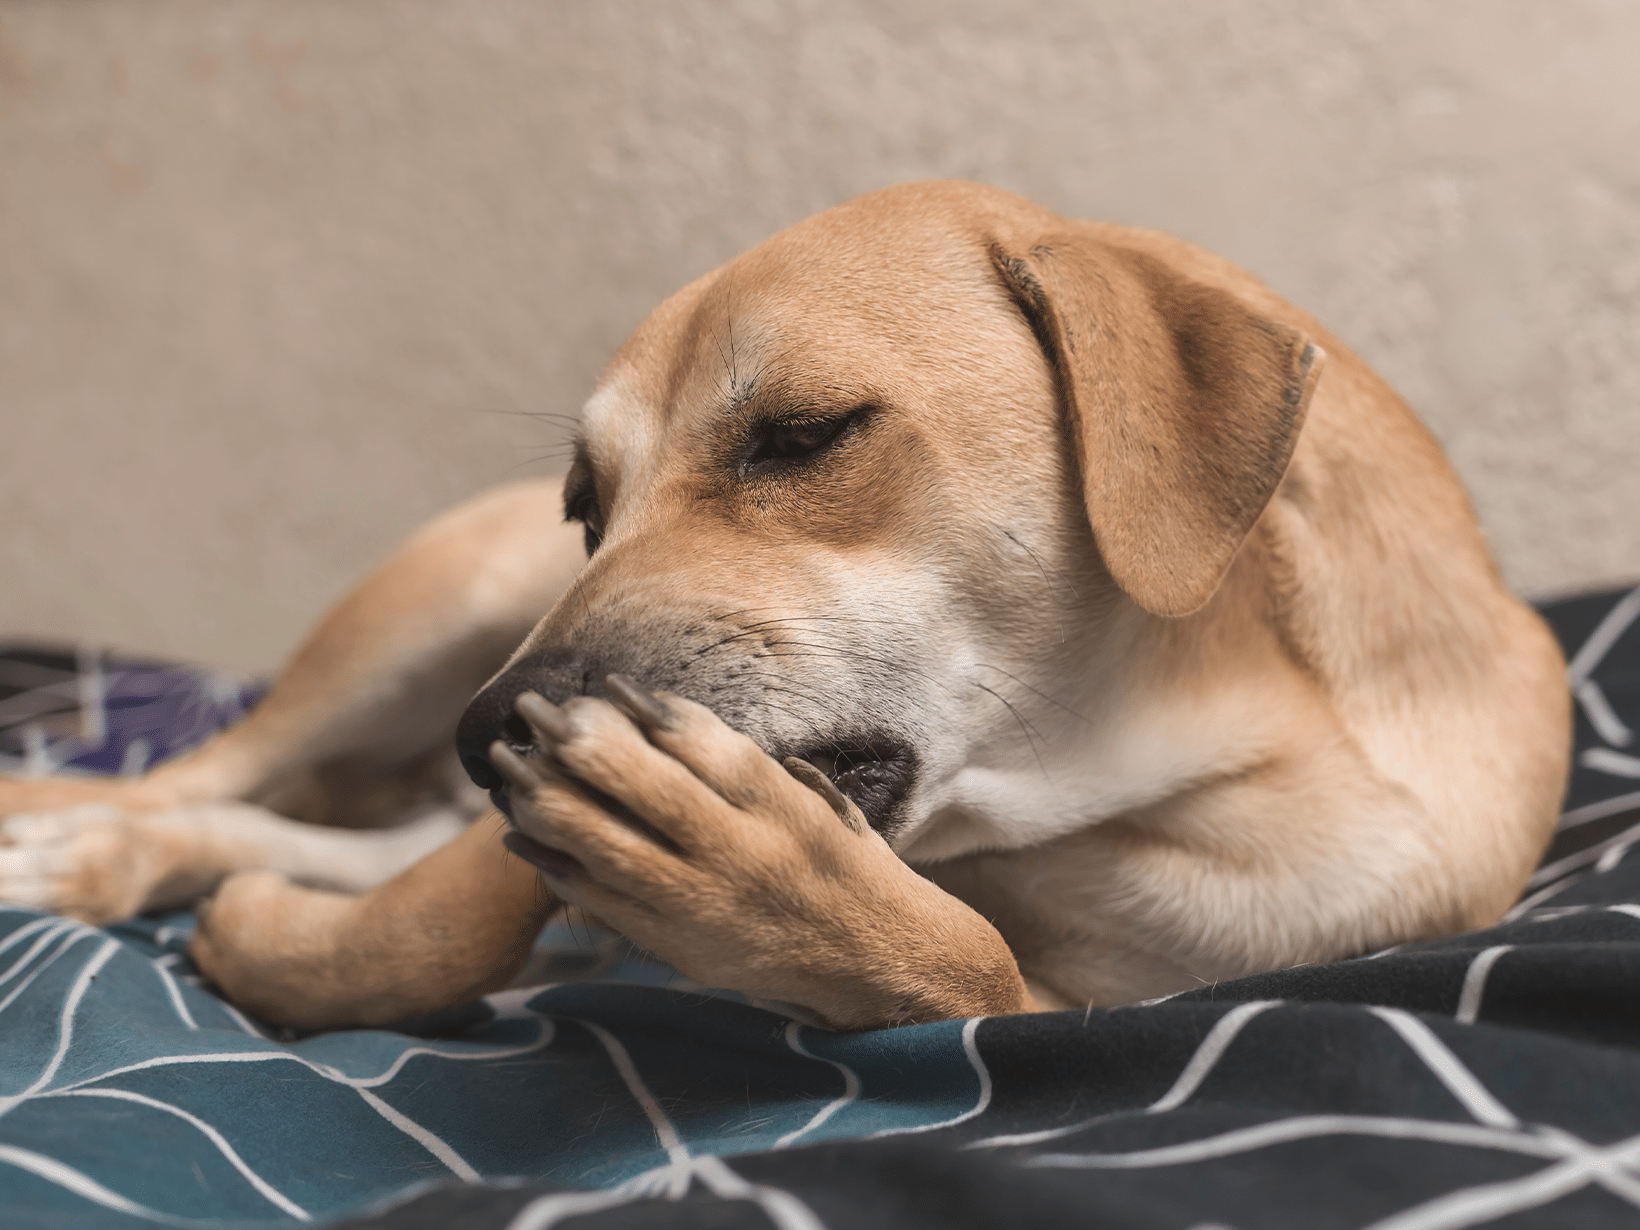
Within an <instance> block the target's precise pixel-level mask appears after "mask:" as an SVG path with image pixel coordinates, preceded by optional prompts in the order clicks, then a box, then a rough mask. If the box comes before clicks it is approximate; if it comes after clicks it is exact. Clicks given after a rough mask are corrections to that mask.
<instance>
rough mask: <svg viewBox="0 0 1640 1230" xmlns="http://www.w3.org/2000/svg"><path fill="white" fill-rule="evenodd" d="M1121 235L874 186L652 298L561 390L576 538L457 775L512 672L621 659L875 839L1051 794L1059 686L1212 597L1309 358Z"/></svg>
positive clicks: (479, 750) (1080, 684) (531, 684)
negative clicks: (564, 579) (575, 422)
mask: <svg viewBox="0 0 1640 1230" xmlns="http://www.w3.org/2000/svg"><path fill="white" fill-rule="evenodd" d="M1133 235H1134V233H1133V232H1118V231H1112V230H1109V229H1107V228H1099V227H1095V226H1092V225H1089V224H1082V223H1074V222H1069V221H1066V220H1064V219H1061V218H1059V217H1057V216H1055V215H1053V214H1051V213H1048V212H1047V211H1045V210H1041V209H1039V208H1037V207H1035V206H1032V205H1030V204H1028V203H1027V202H1024V201H1022V200H1020V199H1019V198H1017V197H1013V196H1011V195H1009V194H1007V193H1004V192H1001V191H997V190H994V189H989V188H984V187H981V186H978V185H973V184H961V183H934V184H917V185H908V186H904V187H900V188H894V189H889V190H887V191H884V192H879V193H875V194H873V195H871V196H867V197H862V198H860V199H858V200H855V201H852V202H850V203H848V204H845V205H842V206H839V207H837V208H835V209H832V210H830V211H828V212H826V213H823V214H820V215H819V216H817V217H815V218H811V219H810V220H809V221H807V222H804V223H802V224H801V225H799V226H796V227H794V228H792V229H791V230H789V231H786V232H784V233H783V234H780V235H777V236H776V237H774V238H773V239H771V240H769V241H768V242H766V243H764V244H763V245H761V246H760V247H758V248H756V249H754V250H752V251H751V252H749V253H747V254H746V255H745V256H743V257H741V258H740V259H738V260H736V261H734V262H733V263H731V264H729V265H726V266H725V267H723V268H722V269H719V270H718V271H716V272H715V273H712V274H709V275H708V276H706V277H704V278H702V279H700V280H699V281H697V282H695V283H693V284H692V285H690V286H688V287H686V288H684V289H683V290H682V291H680V292H679V293H678V294H676V295H674V296H673V297H672V298H671V299H669V300H667V302H665V303H664V304H662V305H661V307H660V308H659V309H658V310H657V311H656V312H655V313H654V315H653V316H651V317H650V318H649V320H647V321H646V322H645V323H644V324H643V326H642V327H641V328H640V329H639V330H638V332H637V333H636V334H635V335H634V336H633V338H632V339H631V340H630V341H629V342H628V343H627V344H626V346H625V347H623V348H622V350H621V351H620V353H619V354H618V355H617V356H616V358H615V360H614V362H613V363H612V364H611V365H610V368H609V370H608V372H607V373H606V375H605V376H604V379H603V380H602V382H601V383H600V385H599V387H598V389H597V391H596V392H595V393H594V395H593V397H592V398H591V400H590V401H589V403H588V404H587V407H586V410H585V414H584V418H583V424H582V429H581V434H580V437H579V441H578V444H577V452H576V460H575V463H574V466H573V468H572V470H571V472H570V475H569V477H568V480H567V482H566V487H565V501H566V512H567V514H568V516H569V517H570V518H572V519H573V520H577V521H580V522H582V523H583V524H584V525H585V527H586V542H587V550H588V553H589V557H590V558H589V562H588V564H587V567H586V569H585V571H584V572H582V574H581V576H580V577H579V579H578V580H577V582H576V583H575V585H574V587H573V588H572V589H571V590H570V592H569V593H568V595H567V596H566V597H565V598H564V599H563V600H562V601H561V602H560V603H559V604H558V605H557V607H556V608H554V610H553V611H552V612H551V613H549V614H548V615H547V616H546V618H544V619H543V620H542V622H541V623H540V625H539V626H538V627H537V628H536V629H535V631H534V632H533V633H532V634H531V635H530V637H529V638H528V639H527V640H526V641H525V643H524V644H523V645H522V646H521V647H520V649H519V650H518V652H517V653H516V654H515V655H514V657H513V659H512V661H511V662H510V663H509V664H508V666H507V668H506V669H505V670H504V671H503V672H502V673H501V674H500V675H498V676H497V677H496V679H495V680H493V681H492V682H491V683H490V684H489V685H488V687H487V688H486V689H485V690H484V692H482V693H481V694H480V695H479V697H478V698H477V699H476V700H475V701H474V703H473V706H472V707H471V708H470V709H469V710H468V714H467V716H466V718H465V719H464V720H463V724H462V730H461V734H460V742H461V744H462V747H463V754H464V758H465V760H466V762H467V764H468V766H469V770H470V771H472V772H473V773H474V776H475V778H477V779H478V780H480V783H481V784H486V785H488V784H491V782H490V780H489V778H488V777H487V776H486V775H487V772H488V767H487V765H486V764H485V763H484V761H483V751H484V749H485V748H487V747H488V746H489V742H490V740H492V739H493V738H495V737H497V735H498V734H501V737H506V735H505V734H504V733H502V732H505V731H506V730H507V729H508V727H509V721H510V720H511V721H516V719H511V705H512V700H513V698H514V697H516V696H517V694H518V693H519V692H521V691H524V690H526V689H534V690H536V691H538V692H540V693H542V694H543V695H545V696H546V697H548V698H549V699H552V700H562V699H565V698H567V697H568V696H570V695H574V694H578V693H582V692H598V691H600V690H601V687H602V681H603V679H604V677H605V676H606V675H607V674H609V673H611V672H620V673H624V674H627V675H630V676H632V677H633V678H635V679H637V680H639V681H641V682H643V683H644V684H646V685H648V686H649V687H651V688H655V689H665V690H669V691H673V692H677V693H680V694H682V695H685V696H688V697H691V698H693V699H695V700H698V701H700V702H701V703H703V704H706V705H708V706H710V707H711V708H713V709H714V710H716V711H717V712H718V713H719V714H720V715H721V716H722V717H723V718H724V720H725V721H727V722H728V723H729V724H730V725H732V726H735V727H737V728H739V729H740V730H742V731H744V732H745V733H746V734H748V735H750V736H751V737H752V738H754V739H755V740H757V742H759V743H760V744H761V745H762V746H763V747H765V748H766V749H767V750H768V751H769V752H770V753H771V754H773V755H775V756H776V757H784V756H789V755H796V756H801V757H803V758H804V759H807V760H809V761H812V762H813V763H815V764H816V765H818V766H819V767H821V768H822V769H823V770H824V771H825V772H826V773H827V774H828V775H830V776H831V777H832V778H833V780H834V781H835V782H836V783H837V785H838V787H839V788H840V789H841V790H842V791H843V792H844V793H845V794H847V795H849V796H850V797H851V798H853V799H854V801H855V802H856V803H858V804H859V806H860V808H861V810H862V811H863V812H864V813H865V815H866V816H867V818H868V819H869V820H870V821H871V823H872V824H873V826H875V827H877V828H878V829H880V830H881V831H883V832H884V833H885V834H887V835H888V836H889V837H890V839H891V840H893V841H894V843H895V845H896V847H897V848H899V849H901V850H902V851H907V850H908V849H909V848H910V846H911V844H912V843H915V844H916V846H917V850H916V853H917V854H918V855H920V856H927V857H939V856H942V855H945V854H949V853H953V852H955V848H956V846H965V847H969V848H971V847H973V846H974V845H981V844H989V845H1011V844H1018V842H1019V841H1021V840H1025V839H1026V838H1025V837H1023V836H1019V837H1016V836H1015V835H1014V829H1016V828H1019V827H1020V825H1019V824H1017V823H1015V820H1014V819H1010V817H1014V818H1015V819H1017V816H1018V813H1019V812H1020V810H1021V809H1022V808H1025V809H1033V808H1034V809H1036V810H1037V811H1038V812H1040V811H1041V809H1042V808H1044V807H1046V808H1048V809H1050V810H1052V809H1054V808H1058V809H1060V810H1065V809H1067V808H1069V809H1070V811H1074V809H1075V806H1076V804H1075V803H1074V801H1067V800H1065V799H1064V798H1063V797H1061V795H1062V792H1060V791H1058V790H1056V789H1055V788H1054V787H1053V781H1052V779H1053V772H1052V769H1053V760H1054V758H1055V757H1056V756H1058V755H1060V754H1061V752H1060V749H1061V748H1062V746H1063V745H1064V744H1065V743H1066V741H1067V740H1069V741H1070V742H1071V743H1077V742H1081V741H1083V740H1085V739H1086V738H1087V737H1088V732H1087V727H1088V725H1089V724H1090V723H1091V724H1094V725H1097V723H1098V721H1099V717H1098V715H1097V714H1096V713H1093V712H1091V710H1092V709H1098V708H1099V707H1100V706H1099V705H1098V703H1097V700H1096V699H1094V698H1090V688H1092V689H1094V690H1095V691H1097V690H1098V689H1099V688H1101V687H1117V688H1120V687H1121V686H1126V685H1124V684H1123V683H1122V682H1121V680H1122V678H1124V677H1125V676H1124V675H1123V669H1124V666H1123V664H1124V659H1125V658H1126V657H1128V656H1129V655H1130V652H1131V651H1134V650H1135V646H1134V645H1133V644H1132V641H1133V638H1134V637H1136V636H1139V635H1141V633H1140V631H1139V630H1140V629H1142V627H1143V626H1144V625H1145V624H1146V622H1147V621H1149V622H1154V617H1158V616H1159V617H1178V616H1183V615H1187V614H1189V613H1191V612H1193V611H1196V610H1197V609H1198V608H1201V607H1202V606H1203V605H1204V604H1206V603H1207V602H1208V601H1209V599H1210V598H1211V597H1212V596H1213V594H1214V591H1215V589H1216V588H1217V587H1218V585H1219V582H1220V580H1221V579H1222V577H1223V576H1224V574H1225V572H1226V570H1227V569H1228V568H1229V566H1230V563H1231V560H1232V558H1233V557H1234V555H1235V554H1236V552H1237V550H1238V548H1239V547H1240V545H1241V543H1242V540H1243V539H1244V538H1245V537H1246V535H1247V533H1248V531H1249V530H1250V528H1251V527H1252V525H1253V523H1254V521H1255V520H1256V519H1257V518H1258V516H1259V514H1260V512H1261V511H1262V510H1263V508H1264V506H1265V504H1266V503H1267V501H1268V500H1269V498H1270V496H1271V494H1272V492H1273V491H1274V490H1275V487H1276V485H1277V483H1278V482H1279V481H1280V479H1281V477H1282V474H1283V472H1284V470H1285V468H1286V466H1287V463H1288V460H1289V458H1290V457H1291V455H1292V451H1293V447H1294V443H1295V439H1296V436H1297V433H1298V430H1299V426H1300V423H1301V421H1302V418H1303V415H1304V411H1305V406H1306V403H1307V400H1308V397H1309V394H1310V391H1311V389H1312V387H1313V384H1314V377H1315V375H1316V373H1317V371H1318V369H1319V363H1318V361H1317V360H1318V357H1319V352H1317V351H1316V350H1315V348H1314V347H1312V346H1309V345H1308V344H1307V343H1306V341H1305V339H1304V338H1303V337H1302V336H1301V335H1300V334H1299V333H1298V332H1297V331H1296V330H1294V329H1292V328H1289V327H1287V326H1285V325H1281V324H1277V323H1275V322H1273V321H1272V320H1269V319H1267V318H1265V317H1263V316H1261V315H1259V314H1257V313H1255V312H1254V311H1253V310H1251V309H1250V308H1248V307H1247V306H1246V305H1245V304H1244V302H1243V300H1242V299H1241V298H1239V297H1237V296H1234V295H1232V294H1230V293H1228V292H1227V291H1225V290H1223V289H1218V288H1215V287H1214V286H1211V285H1209V284H1207V282H1204V281H1201V280H1197V279H1195V278H1193V277H1191V276H1188V275H1187V274H1186V273H1185V272H1183V271H1181V270H1180V269H1179V268H1178V267H1176V264H1175V263H1172V262H1170V261H1168V260H1167V259H1165V258H1164V257H1162V256H1158V255H1157V254H1156V253H1155V252H1154V251H1147V250H1145V249H1144V247H1143V246H1142V245H1141V246H1137V247H1136V246H1130V245H1124V244H1123V243H1121V242H1117V240H1118V239H1119V238H1121V237H1123V236H1127V237H1129V238H1131V237H1132V236H1133ZM1162 242H1165V241H1162ZM1184 250H1185V251H1191V250H1188V249H1184ZM1124 645H1126V648H1125V649H1124ZM1100 663H1104V664H1105V665H1104V667H1103V668H1101V666H1100ZM1102 670H1103V675H1104V677H1103V678H1100V677H1099V676H1100V675H1101V671H1102ZM521 729H522V728H521V727H518V728H515V730H521ZM1078 730H1081V731H1082V732H1083V733H1082V734H1081V735H1080V736H1078V735H1077V733H1076V732H1077V731H1078ZM525 741H527V739H525ZM1044 782H1046V783H1047V786H1045V787H1044V786H1043V783H1044ZM1044 790H1046V791H1047V793H1044ZM1067 814H1069V812H1067ZM942 817H943V818H944V819H945V820H946V821H949V823H942V824H934V823H931V821H935V820H938V819H940V818H942ZM1044 824H1048V825H1049V827H1058V826H1055V825H1052V824H1050V823H1049V821H1048V820H1047V818H1046V817H1044V816H1041V815H1035V816H1033V817H1032V818H1031V819H1030V820H1029V822H1028V823H1027V824H1026V825H1025V827H1026V828H1028V829H1029V830H1030V832H1031V833H1032V834H1034V835H1035V836H1036V837H1040V835H1041V834H1042V830H1043V826H1044ZM938 830H946V833H947V835H946V837H945V838H941V837H939V836H938V835H937V831H938ZM959 830H960V831H961V832H963V833H964V834H966V835H965V836H961V837H958V836H956V834H957V833H958V832H959ZM953 843H955V845H954V844H953Z"/></svg>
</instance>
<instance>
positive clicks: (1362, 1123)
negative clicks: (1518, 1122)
mask: <svg viewBox="0 0 1640 1230" xmlns="http://www.w3.org/2000/svg"><path fill="white" fill-rule="evenodd" d="M1322 1136H1378V1137H1387V1138H1389V1139H1393V1140H1427V1141H1432V1142H1435V1143H1437V1144H1446V1145H1471V1146H1476V1147H1480V1148H1489V1149H1504V1150H1507V1151H1509V1152H1511V1153H1524V1154H1528V1155H1530V1156H1532V1157H1558V1156H1560V1154H1561V1153H1562V1152H1564V1150H1563V1149H1562V1148H1561V1147H1559V1146H1557V1145H1554V1144H1552V1143H1551V1142H1549V1141H1547V1140H1542V1139H1540V1138H1538V1137H1535V1136H1532V1135H1529V1134H1527V1133H1524V1132H1518V1131H1505V1130H1503V1129H1501V1128H1493V1127H1484V1126H1481V1125H1479V1124H1469V1123H1444V1122H1441V1121H1439V1120H1429V1119H1403V1118H1398V1117H1396V1116H1392V1115H1295V1116H1293V1117H1292V1118H1290V1119H1278V1120H1276V1121H1275V1122H1273V1123H1259V1124H1254V1125H1253V1126H1252V1127H1244V1128H1234V1129H1232V1130H1231V1131H1228V1132H1223V1133H1220V1134H1219V1135H1217V1136H1208V1137H1204V1138H1203V1139H1201V1140H1190V1141H1185V1142H1184V1143H1182V1144H1177V1145H1162V1146H1160V1147H1159V1148H1154V1149H1135V1150H1133V1151H1131V1152H1127V1153H1042V1154H1038V1155H1037V1156H1036V1157H1029V1158H1024V1159H1022V1160H1021V1162H1020V1165H1021V1166H1024V1167H1027V1168H1036V1167H1055V1168H1059V1169H1067V1170H1148V1169H1151V1168H1153V1167H1157V1166H1183V1165H1191V1164H1193V1163H1195V1162H1208V1161H1213V1160H1215V1159H1217V1158H1221V1157H1233V1156H1234V1155H1235V1154H1237V1153H1247V1152H1250V1151H1252V1150H1254V1149H1267V1148H1269V1147H1270V1146H1271V1145H1281V1144H1288V1143H1290V1142H1292V1141H1295V1140H1312V1139H1315V1138H1317V1137H1322Z"/></svg>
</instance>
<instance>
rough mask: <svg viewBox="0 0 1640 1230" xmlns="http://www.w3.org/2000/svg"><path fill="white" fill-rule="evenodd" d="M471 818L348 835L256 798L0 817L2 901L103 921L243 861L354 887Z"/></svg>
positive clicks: (373, 881) (165, 903) (450, 816)
mask: <svg viewBox="0 0 1640 1230" xmlns="http://www.w3.org/2000/svg"><path fill="white" fill-rule="evenodd" d="M465 827H466V817H465V816H463V815H461V814H460V813H458V812H457V811H456V810H454V809H450V808H446V809H442V810H439V811H434V812H431V813H429V814H427V815H424V816H422V817H421V818H419V819H417V820H414V821H412V822H410V823H408V824H405V825H402V826H400V827H397V828H393V829H388V830H383V831H375V832H351V831H348V830H345V829H337V828H328V827H323V826H320V825H316V824H306V823H304V822H302V821H300V820H288V819H286V818H285V817H283V816H280V815H276V814H275V813H273V812H271V811H269V810H267V809H266V808H264V807H258V806H256V805H255V804H253V803H237V802H225V803H188V804H184V805H182V806H180V807H169V808H160V809H155V810H144V811H130V812H122V811H119V810H117V809H116V808H114V807H112V806H111V805H109V804H107V803H84V804H81V805H79V806H77V807H69V808H64V809H62V810H59V811H48V812H39V813H35V814H28V813H24V814H22V815H16V816H8V817H6V818H5V819H4V820H0V839H3V840H4V843H5V844H3V845H0V900H4V901H15V902H18V903H20V904H23V905H33V906H40V907H44V908H47V909H52V910H55V911H57V912H58V913H60V914H67V915H70V916H71V917H74V918H79V919H81V920H83V921H85V922H90V923H105V922H111V921H113V920H114V919H118V918H124V917H127V916H128V915H131V914H134V913H136V912H137V911H139V910H144V909H165V908H168V907H174V906H182V905H186V904H187V903H188V902H190V901H192V900H194V898H196V897H198V896H200V895H202V894H204V893H208V892H210V891H211V890H212V889H213V888H215V887H216V885H217V884H218V883H219V882H220V881H221V880H222V879H223V877H224V876H228V875H231V874H233V873H234V872H235V871H238V870H241V869H243V868H246V867H265V868H268V869H270V870H273V871H276V872H279V873H281V874H283V875H286V876H289V877H290V878H291V879H293V880H296V881H299V882H301V883H303V884H311V885H316V886H321V887H324V888H331V889H336V890H340V891H342V892H350V893H358V892H364V891H365V890H366V889H369V888H373V887H375V886H376V885H378V884H380V883H381V882H382V881H383V880H386V879H387V878H388V877H390V876H393V875H395V874H397V873H398V872H400V871H402V870H404V868H406V867H409V866H411V865H412V864H414V863H415V862H416V861H417V860H419V859H421V858H423V857H424V856H426V855H428V854H431V853H432V852H433V851H434V850H436V849H438V848H439V847H440V846H442V845H444V844H445V843H447V842H449V841H451V840H452V839H453V838H455V837H457V836H459V835H460V833H461V832H462V830H463V829H464V828H465Z"/></svg>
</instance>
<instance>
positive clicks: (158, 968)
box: [152, 953, 199, 1029]
mask: <svg viewBox="0 0 1640 1230" xmlns="http://www.w3.org/2000/svg"><path fill="white" fill-rule="evenodd" d="M175 955H176V954H174V953H172V954H168V956H166V957H156V958H154V960H153V962H152V965H153V967H154V972H155V973H156V974H158V975H159V980H160V982H161V983H163V984H164V986H165V993H166V994H167V995H169V996H170V997H171V1007H173V1008H175V1009H176V1014H177V1016H178V1017H180V1018H181V1020H182V1023H183V1024H184V1025H186V1026H187V1027H188V1028H189V1029H198V1028H199V1022H197V1021H195V1020H194V1014H193V1013H191V1012H189V1011H188V1005H187V1004H186V1003H184V1002H183V999H182V988H181V987H180V986H178V985H177V980H176V979H175V978H173V977H172V976H171V971H170V970H168V969H167V968H166V967H165V963H166V961H167V959H171V960H174V959H175Z"/></svg>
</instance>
